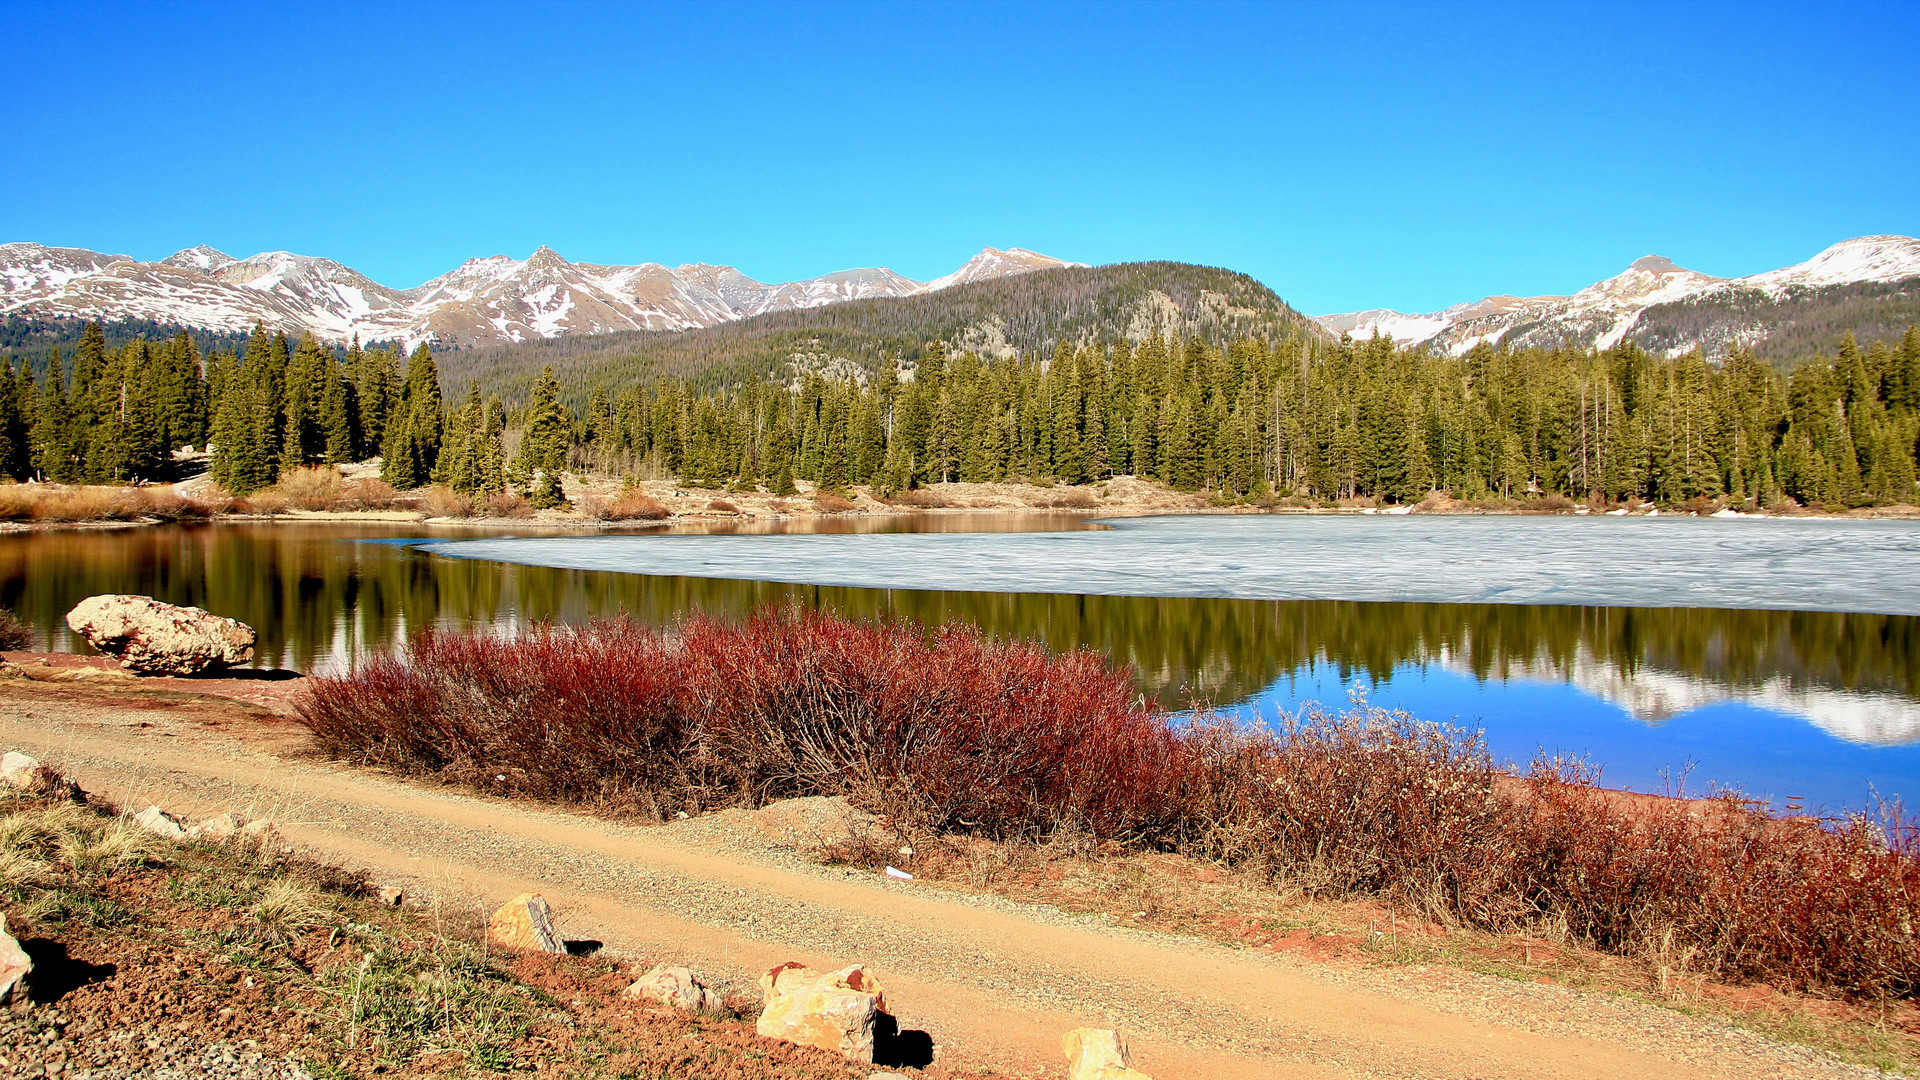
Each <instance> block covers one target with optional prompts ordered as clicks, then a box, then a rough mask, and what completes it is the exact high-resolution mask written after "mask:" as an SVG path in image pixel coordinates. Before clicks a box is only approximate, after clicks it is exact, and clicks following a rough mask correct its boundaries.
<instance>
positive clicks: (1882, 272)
mask: <svg viewBox="0 0 1920 1080" xmlns="http://www.w3.org/2000/svg"><path fill="white" fill-rule="evenodd" d="M1863 301H1871V302H1872V305H1873V308H1874V315H1875V317H1876V318H1879V319H1890V320H1891V321H1892V322H1893V323H1898V322H1899V321H1900V320H1901V318H1903V317H1920V240H1917V239H1915V238H1913V237H1910V236H1862V237H1858V238H1856V239H1853V240H1845V241H1842V242H1840V243H1838V244H1835V245H1833V246H1832V247H1829V248H1827V249H1826V250H1825V251H1822V252H1820V253H1819V254H1818V255H1815V256H1814V257H1813V258H1811V259H1808V260H1807V261H1806V262H1803V263H1798V264H1796V265H1793V266H1789V267H1785V268H1783V269H1779V270H1770V271H1767V272H1765V273H1760V274H1753V275H1750V276H1748V277H1739V278H1717V277H1713V276H1710V275H1707V274H1701V273H1696V272H1694V271H1692V270H1688V269H1685V268H1683V267H1680V266H1676V265H1674V263H1673V262H1672V261H1671V260H1669V259H1666V258H1662V257H1660V256H1658V255H1649V256H1647V257H1645V258H1642V259H1638V260H1636V261H1635V262H1634V263H1633V264H1632V265H1631V266H1629V267H1628V268H1627V269H1626V270H1625V271H1623V272H1622V273H1620V274H1618V275H1616V276H1614V277H1611V278H1608V279H1606V280H1605V281H1601V282H1596V283H1595V284H1593V285H1589V286H1588V287H1586V288H1585V289H1582V290H1580V291H1579V292H1577V293H1575V294H1573V295H1572V296H1533V297H1517V296H1489V297H1486V298H1485V299H1482V300H1478V301H1474V302H1471V303H1465V304H1457V305H1455V306H1453V307H1450V308H1447V309H1446V310H1444V311H1436V312H1431V313H1428V314H1406V313H1403V312H1398V311H1390V310H1386V309H1375V310H1371V311H1356V312H1347V313H1343V314H1337V315H1320V316H1316V317H1315V321H1317V322H1318V323H1319V324H1320V325H1322V326H1324V327H1326V328H1327V329H1328V330H1329V331H1331V332H1332V333H1336V334H1341V333H1344V334H1351V335H1352V336H1353V337H1354V338H1355V339H1366V338H1371V337H1373V336H1374V335H1375V334H1376V333H1377V334H1380V335H1382V336H1385V337H1389V338H1392V339H1393V340H1394V341H1395V342H1396V343H1398V344H1400V345H1426V346H1428V347H1430V348H1434V349H1445V350H1446V351H1448V352H1451V353H1453V354H1454V355H1456V356H1458V355H1461V354H1463V353H1465V352H1467V351H1469V350H1470V349H1472V348H1473V347H1474V346H1476V345H1479V344H1480V343H1482V342H1487V343H1491V344H1505V345H1512V346H1521V347H1523V346H1541V347H1555V346H1567V347H1572V348H1581V349H1584V348H1600V349H1606V348H1611V347H1612V346H1614V345H1616V344H1619V343H1620V342H1622V341H1626V342H1630V343H1632V344H1635V345H1638V346H1640V347H1642V348H1645V349H1648V350H1650V351H1654V352H1659V353H1662V354H1665V355H1668V356H1678V355H1680V354H1681V353H1684V352H1687V351H1689V350H1691V349H1694V348H1701V349H1703V350H1705V352H1706V353H1707V355H1709V356H1712V357H1716V358H1717V357H1719V356H1722V355H1724V354H1725V353H1726V352H1727V350H1728V349H1729V348H1731V347H1733V346H1736V345H1737V346H1740V347H1742V348H1757V347H1758V348H1763V350H1764V346H1765V345H1766V344H1767V343H1768V342H1769V341H1771V340H1774V339H1775V338H1777V337H1778V336H1779V333H1780V331H1781V330H1782V328H1783V327H1786V326H1789V325H1790V324H1792V323H1794V322H1796V321H1801V322H1805V321H1811V320H1812V319H1813V318H1815V317H1816V316H1818V315H1820V314H1824V313H1825V312H1827V311H1828V310H1831V309H1833V308H1835V307H1837V306H1842V305H1847V304H1853V305H1858V304H1859V303H1861V302H1863Z"/></svg>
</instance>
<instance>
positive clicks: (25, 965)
mask: <svg viewBox="0 0 1920 1080" xmlns="http://www.w3.org/2000/svg"><path fill="white" fill-rule="evenodd" d="M32 971H33V957H31V956H28V955H27V950H25V949H23V948H21V947H20V943H19V942H18V941H15V940H14V938H13V935H12V934H9V933H7V916H6V913H5V912H0V1003H5V1002H8V1001H12V1000H14V999H17V998H24V997H25V996H26V989H27V984H26V980H27V975H28V974H30V973H31V972H32Z"/></svg>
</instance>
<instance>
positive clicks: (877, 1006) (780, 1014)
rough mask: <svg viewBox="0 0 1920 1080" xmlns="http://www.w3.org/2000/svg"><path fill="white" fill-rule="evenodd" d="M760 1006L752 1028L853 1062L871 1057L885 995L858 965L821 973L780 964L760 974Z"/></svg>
mask: <svg viewBox="0 0 1920 1080" xmlns="http://www.w3.org/2000/svg"><path fill="white" fill-rule="evenodd" d="M760 988H761V990H763V991H765V993H766V1004H765V1005H764V1006H762V1008H761V1010H760V1019H759V1020H757V1021H755V1022H754V1025H753V1028H754V1030H755V1031H757V1032H759V1033H760V1034H761V1035H763V1036H765V1037H766V1038H769V1039H780V1040H782V1041H785V1042H790V1043H798V1044H800V1045H801V1046H817V1047H819V1048H820V1049H822V1050H831V1051H833V1052H835V1053H837V1054H841V1055H843V1056H845V1057H846V1058H847V1059H848V1060H851V1061H859V1062H868V1063H870V1062H872V1061H873V1034H874V1021H875V1020H876V1019H877V1018H878V1017H879V1015H880V1014H881V1013H884V1012H886V1011H887V999H886V993H885V991H883V990H882V989H881V988H880V984H879V982H877V981H876V980H875V979H874V977H873V976H871V975H869V974H867V971H866V969H865V968H863V967H861V966H860V965H858V964H855V965H853V966H852V967H845V968H841V969H840V970H839V971H835V972H830V973H828V974H826V975H822V974H820V973H819V972H817V971H815V970H813V969H812V968H810V967H807V966H806V965H805V964H795V963H786V964H781V965H780V966H779V967H777V968H774V969H773V970H772V971H769V972H767V973H766V974H765V975H762V976H760Z"/></svg>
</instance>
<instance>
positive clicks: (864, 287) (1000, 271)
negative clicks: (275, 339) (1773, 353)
mask: <svg viewBox="0 0 1920 1080" xmlns="http://www.w3.org/2000/svg"><path fill="white" fill-rule="evenodd" d="M1081 265H1084V264H1081V263H1069V262H1065V261H1063V260H1060V259H1055V258H1051V257H1049V256H1046V255H1039V254H1036V253H1034V252H1031V251H1023V250H1021V249H1019V248H1013V249H1011V250H1008V251H1001V250H999V249H997V248H991V247H990V248H986V249H985V250H983V251H982V252H981V253H980V254H979V255H976V256H974V257H973V258H972V259H970V260H968V262H967V263H966V265H964V266H962V267H961V268H960V269H958V270H956V271H954V272H953V273H951V274H948V275H946V276H945V277H942V278H939V279H936V280H935V281H932V282H928V283H926V284H924V285H923V284H921V283H920V282H917V281H914V280H912V279H910V278H906V277H902V276H901V275H899V274H896V273H894V272H893V271H891V270H888V269H886V268H884V267H881V268H875V269H859V270H842V271H838V272H836V273H832V274H827V275H825V276H823V277H818V278H814V279H812V280H810V281H794V282H786V283H779V284H768V283H764V282H759V281H755V280H754V279H753V278H750V277H748V276H747V275H745V274H743V273H741V272H740V271H738V270H736V269H734V268H733V267H730V266H709V265H706V264H690V265H686V266H680V267H673V268H670V267H666V266H662V265H660V264H658V263H642V264H640V265H638V266H596V265H593V264H591V263H571V262H568V261H567V260H565V259H563V258H561V257H560V255H559V254H558V253H557V252H555V251H553V250H552V249H551V248H546V247H542V248H540V249H539V250H538V251H535V252H534V253H533V254H532V255H531V256H529V257H527V258H526V259H524V260H518V259H512V258H509V257H507V256H504V255H494V256H490V257H487V258H481V259H469V260H468V261H467V262H465V263H463V264H461V265H460V266H459V267H457V268H455V269H454V270H452V271H451V272H449V273H446V274H443V275H441V276H440V277H437V278H434V279H433V280H431V281H429V282H426V283H425V284H423V285H420V286H418V287H416V288H412V289H392V288H388V287H387V286H384V285H381V284H379V283H378V282H375V281H373V280H371V279H369V278H367V277H366V276H364V275H362V274H360V273H359V272H358V271H356V270H353V269H352V268H351V267H347V266H342V265H341V264H339V263H336V262H333V261H331V260H328V259H320V258H314V257H312V256H306V255H294V254H291V253H289V252H285V251H270V252H263V253H261V254H259V255H254V256H252V257H251V258H246V259H236V258H233V257H232V256H230V255H227V254H225V253H224V252H221V251H217V250H215V249H214V248H211V247H206V246H204V245H202V246H200V247H194V248H188V249H187V250H185V251H181V252H177V253H175V254H174V255H171V256H169V257H167V258H165V259H162V260H161V261H159V262H154V263H142V262H138V261H136V260H134V259H130V258H128V257H126V256H124V255H103V254H100V253H98V252H93V251H84V250H81V249H78V248H50V247H44V246H42V245H40V244H27V243H16V244H0V314H13V315H20V316H24V317H33V318H89V319H120V318H135V319H154V320H157V321H160V322H166V323H177V324H180V325H184V326H195V327H202V328H205V329H209V330H227V331H242V332H244V331H246V330H250V329H251V328H252V327H253V326H254V324H255V323H260V324H262V325H265V326H267V327H269V328H272V329H277V330H286V331H288V332H289V333H294V334H313V335H315V336H316V337H319V338H322V339H325V340H329V341H344V340H346V339H347V338H348V337H350V336H353V335H356V334H357V335H359V336H360V338H361V339H362V340H366V341H386V340H401V341H404V342H407V343H408V344H412V343H414V342H417V341H427V340H431V341H434V342H438V343H442V344H457V345H473V344H492V343H501V342H513V341H528V340H533V339H537V338H551V337H559V336H561V335H564V334H596V333H606V332H609V331H614V330H689V329H693V328H696V327H704V326H715V325H718V324H720V323H724V322H731V321H733V320H736V319H744V318H748V317H751V316H754V315H760V314H763V313H766V312H770V311H787V310H792V309H796V308H812V307H819V306H821V305H824V304H837V303H842V302H844V301H848V300H864V299H869V298H873V297H893V296H910V295H913V294H915V293H919V292H931V291H934V290H936V289H943V288H947V287H949V286H952V285H957V284H962V283H964V282H970V281H984V280H988V279H991V278H998V277H1007V276H1009V275H1012V274H1023V273H1028V272H1030V271H1033V270H1042V269H1048V268H1051V267H1061V266H1081Z"/></svg>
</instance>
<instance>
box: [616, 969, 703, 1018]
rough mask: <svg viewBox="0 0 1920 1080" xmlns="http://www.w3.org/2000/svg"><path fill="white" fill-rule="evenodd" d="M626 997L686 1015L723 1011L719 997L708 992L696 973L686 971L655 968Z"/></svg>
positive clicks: (627, 992) (631, 987)
mask: <svg viewBox="0 0 1920 1080" xmlns="http://www.w3.org/2000/svg"><path fill="white" fill-rule="evenodd" d="M623 996H625V997H630V998H636V999H639V1000H641V1001H657V1002H659V1003H660V1004H662V1005H666V1006H669V1007H672V1008H675V1009H684V1010H686V1011H687V1012H701V1011H705V1012H718V1011H720V1009H721V1007H722V1006H721V1002H720V995H719V994H716V993H714V992H713V991H712V990H709V989H707V986H706V984H705V983H703V982H701V981H700V980H699V978H698V977H696V976H695V975H694V973H693V972H692V971H691V970H689V969H687V968H683V967H665V966H659V965H656V966H655V967H654V968H653V969H652V970H651V971H648V972H647V973H646V974H645V975H642V976H640V978H639V980H638V981H637V982H635V983H634V984H633V985H632V986H629V987H627V989H626V992H625V993H624V995H623Z"/></svg>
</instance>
